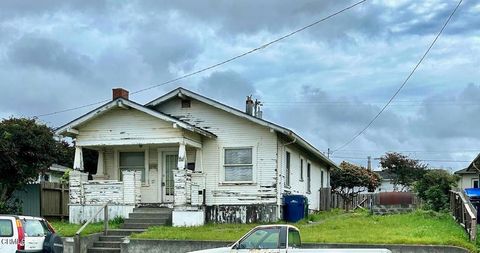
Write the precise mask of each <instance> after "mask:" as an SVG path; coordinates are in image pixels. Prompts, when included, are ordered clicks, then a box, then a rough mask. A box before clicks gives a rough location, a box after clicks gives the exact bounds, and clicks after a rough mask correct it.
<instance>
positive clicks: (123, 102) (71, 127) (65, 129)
mask: <svg viewBox="0 0 480 253" xmlns="http://www.w3.org/2000/svg"><path fill="white" fill-rule="evenodd" d="M114 108H133V109H136V110H139V111H141V112H144V113H146V114H148V115H150V116H153V117H156V118H158V119H161V120H164V121H167V122H170V123H172V124H176V126H178V127H181V128H183V129H186V130H189V131H191V132H195V133H198V134H201V135H203V136H206V137H209V138H216V135H215V134H213V133H211V132H209V131H206V130H204V129H201V128H198V127H195V126H193V125H191V124H189V123H186V122H184V121H181V120H178V119H176V118H174V117H172V116H169V115H166V114H164V113H161V112H158V111H155V110H152V109H150V108H148V107H146V106H143V105H141V104H138V103H135V102H133V101H130V100H128V99H124V98H117V99H115V100H112V101H110V102H108V103H106V104H104V105H102V106H100V107H98V108H96V109H94V110H92V111H90V112H88V113H86V114H84V115H82V116H80V117H79V118H76V119H74V120H72V121H70V122H69V123H67V124H65V125H63V126H61V127H59V128H57V129H56V130H55V133H56V134H58V135H66V134H67V133H72V132H75V131H77V130H76V129H75V127H77V126H79V125H81V124H83V123H86V122H87V121H90V120H92V119H94V118H96V117H98V116H100V115H102V114H104V113H105V112H108V111H110V110H112V109H114Z"/></svg>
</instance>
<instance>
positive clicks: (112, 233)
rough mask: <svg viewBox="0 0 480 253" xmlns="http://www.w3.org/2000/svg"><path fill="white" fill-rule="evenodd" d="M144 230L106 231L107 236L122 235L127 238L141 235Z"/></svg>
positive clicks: (122, 229) (123, 229)
mask: <svg viewBox="0 0 480 253" xmlns="http://www.w3.org/2000/svg"><path fill="white" fill-rule="evenodd" d="M144 231H145V229H132V228H128V229H127V228H121V229H112V230H108V235H123V236H129V235H131V234H132V233H142V232H144Z"/></svg>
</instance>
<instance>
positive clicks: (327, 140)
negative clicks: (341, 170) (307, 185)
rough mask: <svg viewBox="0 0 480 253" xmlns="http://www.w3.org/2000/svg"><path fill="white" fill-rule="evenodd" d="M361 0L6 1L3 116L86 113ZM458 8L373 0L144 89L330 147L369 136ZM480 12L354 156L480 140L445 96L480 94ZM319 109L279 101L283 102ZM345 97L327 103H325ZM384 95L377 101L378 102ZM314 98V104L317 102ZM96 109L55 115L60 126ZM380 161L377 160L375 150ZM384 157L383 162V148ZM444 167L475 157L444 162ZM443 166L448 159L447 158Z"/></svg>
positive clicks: (468, 16) (444, 45) (464, 18)
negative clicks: (206, 103) (190, 99)
mask: <svg viewBox="0 0 480 253" xmlns="http://www.w3.org/2000/svg"><path fill="white" fill-rule="evenodd" d="M353 2H354V1H314V0H304V1H286V0H282V1H274V0H266V1H254V0H245V1H213V0H211V1H210V0H209V1H187V0H179V1H166V0H165V1H153V0H152V1H128V2H124V1H113V0H112V1H96V0H95V1H93V0H92V1H80V0H78V1H77V0H75V1H63V0H61V1H60V0H46V1H41V2H40V1H16V0H15V1H13V0H12V1H10V0H8V1H1V2H0V85H2V94H1V98H2V101H1V102H0V116H5V115H10V114H13V115H17V116H18V115H21V116H31V115H35V114H41V113H47V112H53V111H58V110H62V109H66V108H71V107H76V106H79V105H84V104H88V103H92V102H96V101H99V100H103V99H108V98H110V96H111V88H112V87H118V86H120V87H125V88H127V89H129V90H130V91H135V90H138V89H142V88H145V87H148V86H150V85H155V84H158V83H161V82H163V81H167V80H169V79H172V78H175V77H178V76H181V75H184V74H186V73H189V72H191V71H195V70H197V69H200V68H204V67H206V66H210V65H212V64H215V63H217V62H220V61H223V60H225V59H228V58H230V57H232V56H235V55H238V54H240V53H243V52H245V51H247V50H249V49H251V48H252V47H256V46H259V45H261V44H262V43H265V42H266V41H270V40H272V39H274V38H277V37H279V36H281V35H283V34H285V33H287V32H290V31H292V30H294V29H296V28H299V27H302V26H303V25H306V24H309V23H311V22H313V21H315V20H318V19H319V18H322V17H325V16H326V15H328V14H330V13H332V12H334V11H337V10H339V9H341V8H343V7H345V6H347V5H349V4H352V3H353ZM455 4H456V1H440V0H438V1H413V0H412V1H393V0H392V1H389V0H369V1H367V2H365V3H364V4H362V5H360V6H357V7H355V8H354V9H352V10H349V11H347V12H345V13H342V14H340V15H338V16H336V17H334V18H332V19H330V20H328V21H326V22H324V23H321V24H319V25H317V26H314V27H312V28H310V29H308V30H306V31H304V32H302V33H300V34H297V35H296V36H294V37H291V38H289V39H287V40H284V41H282V42H281V43H278V44H275V45H274V46H271V47H268V48H265V49H263V50H260V51H259V52H256V53H255V54H252V55H249V56H247V57H244V58H242V59H238V60H237V61H234V62H230V63H228V64H226V65H222V66H221V67H219V68H216V69H214V70H212V71H208V72H204V73H202V74H199V75H196V76H193V77H191V78H188V79H183V80H181V82H176V83H173V84H168V85H164V86H160V87H158V88H155V89H151V90H149V91H148V92H144V93H139V94H135V95H134V96H132V99H133V100H135V101H138V102H140V103H141V102H146V101H149V100H152V99H154V98H155V97H158V96H160V95H162V94H164V92H167V91H169V90H172V89H174V88H176V87H177V86H179V85H181V86H184V87H186V88H190V89H193V90H194V91H198V92H199V93H201V94H203V95H206V96H208V97H212V98H214V99H216V100H218V101H220V102H223V103H226V104H228V105H231V106H235V107H237V108H239V109H241V110H243V109H244V106H245V96H247V95H254V96H255V98H259V99H261V100H262V101H264V102H265V106H264V111H265V113H264V115H265V118H266V119H268V120H273V121H275V122H277V123H280V124H281V125H284V126H286V127H288V128H292V129H294V130H295V131H297V132H298V133H299V134H301V136H302V137H305V138H306V139H307V140H308V141H310V142H311V143H313V144H314V145H315V146H317V147H318V148H320V149H322V150H326V148H327V147H330V148H335V147H338V146H340V145H341V144H343V143H345V142H346V141H347V140H349V139H350V138H351V137H352V136H353V135H354V134H356V133H357V132H358V131H359V130H361V129H362V128H363V127H364V126H365V124H366V123H368V122H369V120H370V119H371V118H372V117H373V116H374V115H375V114H376V113H377V112H378V111H379V110H380V108H381V105H382V104H381V103H378V102H379V101H380V102H382V101H386V100H388V98H389V97H390V96H391V95H392V94H393V92H394V91H395V90H396V89H397V88H398V85H400V84H401V82H402V81H403V80H404V78H405V76H406V74H407V73H409V71H410V70H411V68H412V66H414V64H415V61H416V60H417V59H418V58H419V56H420V55H421V54H422V53H423V50H425V48H426V47H427V46H428V43H430V42H431V36H432V35H433V34H434V33H435V32H437V31H438V29H439V28H440V27H441V25H442V24H443V22H444V21H445V19H446V17H447V16H448V15H449V13H450V11H451V10H452V9H453V7H454V6H455ZM479 14H480V5H479V4H478V3H477V1H471V0H470V1H464V3H463V4H462V6H461V8H460V10H459V12H458V13H457V15H456V16H455V17H454V18H453V19H452V22H451V23H450V24H449V26H448V27H447V29H446V30H445V33H444V34H443V35H442V37H441V38H440V40H439V42H438V44H437V45H436V46H435V47H434V48H433V50H432V52H431V54H430V55H429V57H427V59H426V61H425V62H424V63H423V64H422V66H421V67H420V68H419V69H418V71H417V73H416V74H415V76H414V77H413V78H412V80H411V81H410V83H409V84H408V85H407V86H406V87H405V89H404V90H403V91H402V92H401V93H400V95H399V97H398V98H397V99H399V100H412V99H415V100H417V101H422V104H421V105H418V104H417V105H416V106H413V107H400V106H392V107H390V108H388V109H387V111H385V113H384V114H382V116H381V118H379V120H378V121H377V122H375V123H374V124H373V125H372V127H371V128H369V129H368V131H366V132H365V134H363V135H362V136H360V137H359V138H358V139H357V140H356V141H355V142H353V143H352V144H351V145H350V146H348V147H347V148H348V149H357V150H358V149H360V150H371V149H374V150H382V152H383V151H386V150H390V149H393V150H395V149H413V150H416V149H417V150H418V149H420V150H427V151H428V150H435V149H438V148H439V147H447V146H448V147H449V148H452V149H461V148H462V147H463V149H465V147H473V146H475V145H477V144H476V143H478V141H479V139H480V136H479V134H478V133H477V132H475V131H474V130H472V129H475V128H476V125H478V124H479V123H480V122H479V120H477V118H478V117H476V115H478V113H477V112H478V110H480V108H478V106H477V105H471V106H468V107H462V106H459V105H449V106H440V105H438V103H436V102H435V100H445V101H451V102H452V101H453V102H454V103H459V101H463V100H465V101H466V100H472V99H475V94H480V93H479V92H480V90H479V89H480V88H479V87H478V85H479V84H478V83H475V84H476V85H470V86H468V87H465V84H467V83H470V82H478V80H479V78H480V71H478V66H480V62H479V60H480V59H479V58H478V55H479V53H480V51H479V50H480V48H479V47H478V41H479V39H480V38H479V31H478V27H479V26H480V23H479V22H480V19H478V15H479ZM272 100H275V101H277V102H278V101H285V102H295V101H297V102H306V103H305V104H301V103H297V104H295V103H285V104H284V105H279V104H278V103H277V104H272V103H270V104H269V103H268V102H269V101H272ZM325 101H333V102H338V103H340V104H336V105H331V104H330V105H325V104H315V102H325ZM372 101H376V102H377V103H373V102H372ZM309 103H310V104H309ZM91 109H93V107H90V108H86V109H83V110H77V111H72V112H68V113H64V114H58V115H53V116H48V117H43V118H42V120H45V121H47V122H48V123H49V124H52V125H55V126H58V125H61V124H63V123H65V122H68V121H69V120H70V119H72V118H75V117H78V116H79V115H81V114H83V113H85V112H87V111H88V110H91ZM361 155H362V156H366V155H367V154H366V153H362V154H361ZM371 155H377V154H371ZM444 156H445V157H443V158H444V159H448V158H451V159H454V158H455V159H471V157H469V156H468V154H467V155H465V154H461V155H456V154H444ZM441 158H442V157H441Z"/></svg>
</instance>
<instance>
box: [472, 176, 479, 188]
mask: <svg viewBox="0 0 480 253" xmlns="http://www.w3.org/2000/svg"><path fill="white" fill-rule="evenodd" d="M475 182H476V183H477V187H475ZM479 182H480V181H479V180H478V178H472V188H479V186H480V185H479Z"/></svg>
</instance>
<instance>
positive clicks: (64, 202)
mask: <svg viewBox="0 0 480 253" xmlns="http://www.w3.org/2000/svg"><path fill="white" fill-rule="evenodd" d="M15 196H16V197H17V198H18V199H19V200H21V201H22V214H23V215H31V216H40V217H53V218H60V219H63V218H64V217H68V201H69V195H68V185H65V184H60V183H52V182H41V183H35V184H28V185H27V186H26V187H25V189H24V190H22V191H17V192H15Z"/></svg>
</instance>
